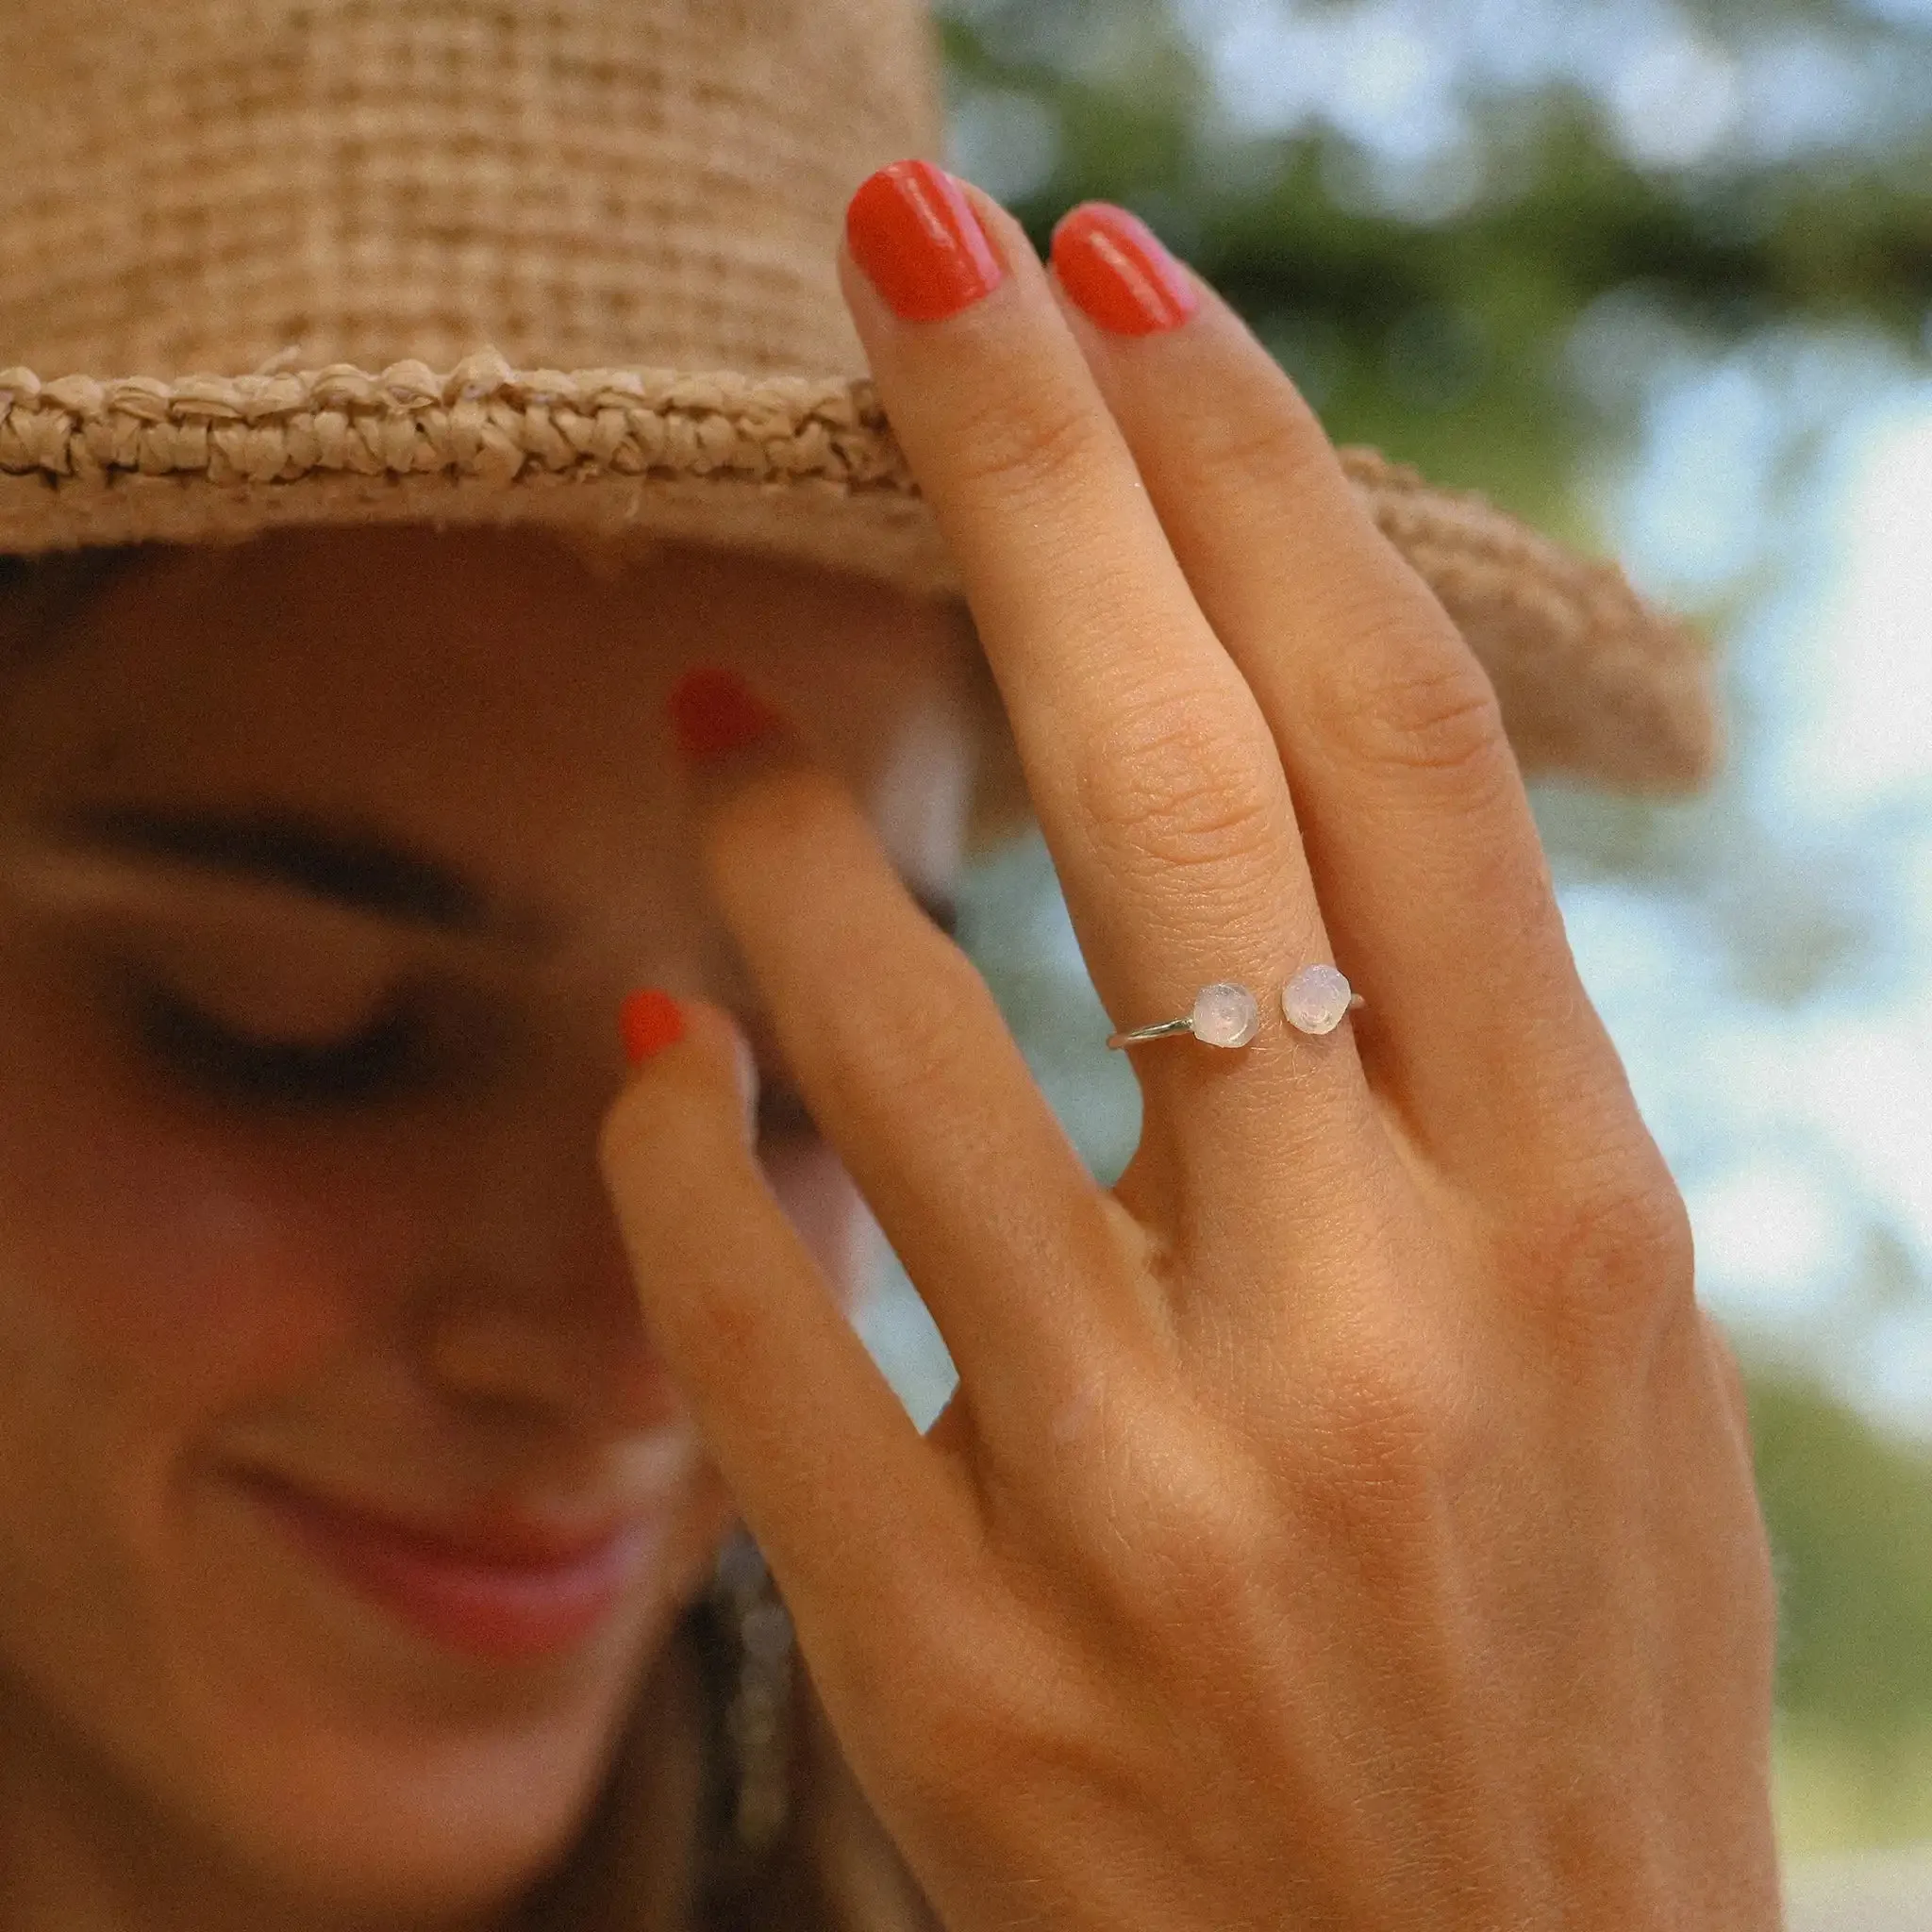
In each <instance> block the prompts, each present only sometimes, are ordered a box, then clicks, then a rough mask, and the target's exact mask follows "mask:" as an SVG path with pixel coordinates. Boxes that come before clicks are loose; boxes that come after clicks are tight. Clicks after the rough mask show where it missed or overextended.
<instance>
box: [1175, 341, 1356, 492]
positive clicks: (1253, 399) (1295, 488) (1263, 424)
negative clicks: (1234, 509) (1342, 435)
mask: <svg viewBox="0 0 1932 1932" xmlns="http://www.w3.org/2000/svg"><path fill="white" fill-rule="evenodd" d="M1274 375H1277V376H1278V375H1279V372H1278V371H1275V372H1274ZM1238 394H1239V396H1240V399H1241V400H1242V401H1245V402H1249V403H1251V404H1252V405H1253V407H1250V408H1229V409H1226V410H1223V411H1218V412H1216V413H1215V414H1214V415H1213V416H1212V417H1211V418H1209V419H1208V420H1206V421H1203V422H1199V423H1197V424H1196V425H1195V426H1194V429H1193V432H1192V438H1193V446H1194V455H1195V458H1196V462H1197V466H1198V467H1199V468H1201V469H1202V470H1204V471H1205V472H1207V473H1208V474H1210V475H1222V476H1224V477H1226V478H1227V479H1229V480H1230V481H1231V482H1232V483H1233V484H1234V485H1235V486H1236V487H1237V488H1241V489H1252V490H1253V491H1255V492H1256V493H1257V494H1261V495H1264V496H1266V497H1269V498H1278V497H1279V496H1280V495H1281V494H1282V492H1283V491H1287V492H1289V493H1290V494H1293V495H1299V494H1300V493H1302V492H1303V491H1307V490H1308V489H1310V488H1312V487H1315V486H1316V484H1317V481H1318V475H1317V473H1318V472H1320V471H1322V470H1324V469H1328V468H1331V467H1332V466H1333V465H1334V462H1335V455H1334V451H1333V449H1332V447H1331V445H1330V444H1329V441H1328V439H1327V437H1326V435H1324V432H1323V430H1322V427H1321V425H1320V424H1319V423H1317V422H1316V420H1315V418H1314V416H1313V414H1312V413H1311V412H1310V411H1309V409H1308V408H1307V405H1306V404H1305V403H1303V402H1302V400H1301V398H1300V397H1299V396H1298V395H1297V394H1296V393H1295V391H1294V390H1293V388H1292V387H1291V385H1290V384H1289V383H1287V382H1286V381H1285V380H1282V381H1279V382H1278V383H1276V384H1274V385H1271V393H1269V394H1268V395H1265V396H1257V395H1255V394H1254V392H1253V390H1252V388H1251V387H1250V386H1246V385H1243V386H1242V387H1241V389H1240V391H1238ZM1329 487H1330V488H1332V489H1333V490H1335V491H1337V492H1338V493H1339V492H1340V491H1341V487H1342V486H1341V479H1340V477H1334V478H1331V479H1330V483H1329Z"/></svg>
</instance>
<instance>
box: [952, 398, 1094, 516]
mask: <svg viewBox="0 0 1932 1932" xmlns="http://www.w3.org/2000/svg"><path fill="white" fill-rule="evenodd" d="M1101 429H1102V425H1101V424H1100V423H1099V421H1098V420H1097V419H1096V417H1095V416H1094V414H1093V412H1092V410H1091V409H1090V408H1085V407H1083V406H1082V404H1081V403H1080V401H1079V399H1078V398H1077V397H1074V396H1060V395H1057V394H1048V395H1041V396H1038V397H1033V398H1020V399H1017V400H1016V399H1015V398H1014V397H1013V396H1012V395H1011V394H1010V393H1003V394H998V395H996V396H995V397H994V398H993V399H992V400H991V401H988V402H986V403H984V404H982V405H981V406H980V407H979V408H977V409H975V410H973V411H970V412H969V413H968V414H967V415H966V416H965V418H964V420H963V421H962V422H960V423H959V425H958V429H957V432H956V443H955V447H956V454H955V456H954V458H953V464H952V468H953V473H954V475H955V478H956V479H957V480H958V482H959V483H962V484H963V485H964V486H965V487H966V488H967V489H969V490H971V491H974V493H975V494H977V493H981V492H985V493H990V494H998V495H1000V496H1002V497H1008V496H1012V495H1015V494H1018V495H1021V496H1024V497H1037V496H1040V495H1041V494H1045V493H1053V492H1056V491H1060V490H1062V489H1064V488H1065V487H1066V484H1067V480H1068V478H1069V477H1070V476H1072V475H1075V474H1077V473H1078V472H1079V471H1080V470H1081V469H1082V468H1084V467H1085V466H1086V465H1087V464H1088V463H1090V462H1091V461H1092V460H1093V458H1095V457H1096V456H1097V455H1098V454H1099V451H1100V447H1101Z"/></svg>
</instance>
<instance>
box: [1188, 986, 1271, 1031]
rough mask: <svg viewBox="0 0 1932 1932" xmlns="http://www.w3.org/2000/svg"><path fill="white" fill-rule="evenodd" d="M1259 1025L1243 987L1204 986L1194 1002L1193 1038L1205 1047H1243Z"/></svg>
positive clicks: (1257, 1012) (1251, 997)
mask: <svg viewBox="0 0 1932 1932" xmlns="http://www.w3.org/2000/svg"><path fill="white" fill-rule="evenodd" d="M1260 1025H1261V1009H1260V1008H1259V1007H1257V1005H1256V1004H1255V995H1254V994H1253V993H1251V992H1250V991H1248V990H1247V988H1246V987H1244V986H1227V985H1221V986H1204V987H1203V988H1202V989H1201V991H1200V992H1199V993H1198V994H1197V995H1196V996H1195V1000H1194V1038H1195V1039H1196V1040H1205V1041H1207V1042H1208V1045H1209V1046H1245V1045H1247V1043H1248V1041H1251V1040H1252V1039H1254V1037H1255V1035H1256V1033H1257V1031H1258V1030H1259V1029H1260Z"/></svg>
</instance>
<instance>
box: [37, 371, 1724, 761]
mask: <svg viewBox="0 0 1932 1932" xmlns="http://www.w3.org/2000/svg"><path fill="white" fill-rule="evenodd" d="M1341 455H1342V461H1343V464H1344V466H1345V468H1346V470H1347V472H1348V475H1349V476H1350V479H1351V480H1352V482H1353V483H1354V485H1355V487H1356V489H1357V491H1359V492H1360V493H1361V494H1362V496H1363V498H1364V500H1365V501H1366V503H1367V505H1368V508H1369V509H1370V510H1371V512H1372V514H1373V515H1374V520H1375V522H1376V524H1377V525H1378V526H1379V527H1380V528H1381V530H1382V531H1383V533H1384V534H1385V535H1386V536H1387V537H1388V538H1389V539H1390V540H1391V541H1392V542H1393V543H1394V545H1395V546H1396V548H1397V549H1398V550H1400V551H1401V552H1402V554H1403V555H1404V556H1405V557H1406V558H1407V559H1408V561H1409V563H1410V564H1411V565H1412V566H1413V567H1414V568H1415V570H1416V571H1417V572H1418V573H1419V574H1420V575H1421V576H1422V577H1423V579H1424V581H1425V582H1426V583H1427V584H1428V585H1429V587H1430V588H1431V590H1433V591H1435V593H1436V595H1437V596H1438V597H1439V598H1440V599H1441V602H1442V604H1443V606H1444V608H1446V609H1447V610H1448V612H1449V614H1450V615H1451V617H1452V618H1454V619H1455V621H1456V623H1457V625H1459V626H1460V628H1461V629H1462V631H1463V633H1464V635H1465V636H1466V637H1467V638H1468V639H1469V641H1470V643H1471V645H1472V646H1473V648H1474V651H1475V653H1476V655H1477V657H1478V658H1480V659H1481V660H1482V662H1483V664H1484V666H1485V668H1486V669H1487V670H1488V672H1489V674H1490V676H1491V681H1492V682H1493V684H1494V686H1495V689H1496V692H1497V696H1498V699H1499V701H1500V704H1501V708H1502V713H1503V719H1504V724H1505V726H1506V728H1507V731H1508V734H1509V739H1510V742H1511V744H1512V746H1513V747H1514V750H1515V752H1516V755H1517V758H1518V759H1519V760H1520V762H1521V763H1522V765H1523V767H1524V771H1525V772H1526V773H1528V774H1565V775H1568V776H1571V777H1574V778H1576V779H1579V780H1582V781H1585V782H1588V783H1594V784H1598V785H1603V786H1607V787H1610V788H1612V789H1615V790H1618V791H1638V792H1648V793H1654V794H1663V795H1669V794H1681V793H1685V792H1689V791H1695V790H1696V789H1698V788H1699V787H1700V786H1702V785H1704V784H1705V783H1706V782H1707V780H1708V779H1709V777H1710V776H1711V774H1712V773H1713V772H1714V771H1715V770H1716V768H1717V765H1718V763H1719V760H1720V758H1721V750H1722V730H1721V726H1720V721H1719V714H1718V707H1717V701H1716V695H1715V690H1714V684H1713V677H1712V668H1711V663H1710V654H1709V651H1708V649H1707V645H1706V644H1705V642H1704V641H1703V640H1702V639H1701V638H1700V637H1699V636H1698V635H1697V633H1696V632H1695V631H1693V630H1692V629H1691V627H1690V626H1689V625H1685V624H1684V623H1682V622H1680V621H1679V620H1677V619H1675V618H1674V617H1672V616H1670V615H1669V614H1668V613H1665V612H1663V611H1660V610H1658V609H1657V608H1654V607H1653V606H1651V605H1649V604H1647V603H1646V602H1645V601H1644V600H1642V599H1641V598H1640V597H1639V596H1638V595H1637V594H1636V593H1635V592H1634V591H1632V589H1631V587H1630V585H1629V583H1628V581H1627V580H1626V579H1625V577H1624V574H1623V572H1622V571H1621V570H1619V569H1618V568H1617V567H1616V565H1614V564H1612V563H1608V562H1606V561H1601V560H1594V559H1590V558H1583V557H1580V556H1578V555H1576V554H1575V553H1574V552H1572V551H1570V550H1568V549H1566V548H1564V547H1563V546H1562V545H1560V544H1558V543H1556V542H1554V541H1551V540H1550V539H1549V538H1547V537H1544V536H1542V535H1541V534H1540V533H1539V532H1537V531H1536V530H1533V529H1531V528H1530V527H1528V526H1527V525H1524V524H1523V523H1521V522H1519V521H1518V520H1517V519H1515V518H1513V517H1511V516H1509V515H1507V514H1506V513H1505V512H1503V511H1502V510H1499V509H1497V508H1495V507H1494V506H1493V505H1492V504H1491V503H1489V502H1488V501H1487V500H1485V499H1484V498H1482V497H1480V496H1475V495H1472V494H1465V493H1457V492H1451V491H1442V490H1438V489H1436V488H1434V487H1432V486H1431V485H1429V484H1428V483H1426V482H1425V481H1424V479H1423V478H1422V477H1421V476H1420V475H1418V474H1417V473H1415V472H1414V471H1412V470H1409V469H1407V468H1405V467H1402V466H1400V465H1397V464H1393V463H1391V462H1389V461H1387V460H1386V459H1385V458H1382V457H1381V456H1380V455H1378V454H1377V453H1376V452H1375V451H1374V450H1367V449H1345V450H1343V451H1342V453H1341ZM388 523H422V524H431V525H479V524H480V525H491V524H494V525H505V524H524V523H537V524H541V525H549V526H551V527H554V528H558V529H559V530H561V531H563V532H565V533H572V534H576V535H579V536H582V537H587V538H595V539H599V540H603V541H609V542H612V543H614V544H617V545H619V546H622V545H624V544H625V543H629V542H635V541H663V540H673V541H692V542H702V543H710V544H718V545H723V546H724V547H727V548H734V549H745V550H751V551H755V552H761V553H764V554H767V555H771V556H774V557H781V558H791V559H795V560H799V561H805V562H810V563H815V564H819V565H822V566H824V567H825V568H828V569H834V570H841V571H849V572H854V573H857V574H859V575H866V576H870V577H874V578H877V579H879V580H881V581H884V582H888V583H891V584H894V585H897V586H898V587H900V588H902V589H904V590H907V591H912V592H914V593H917V594H923V595H936V596H957V595H959V594H960V593H961V586H960V582H959V578H958V570H957V566H956V565H955V563H954V561H953V559H952V557H951V555H950V553H949V552H948V551H947V549H946V547H945V544H944V542H943V541H942V540H941V537H940V534H939V529H938V526H937V525H936V524H935V522H934V520H933V518H932V516H931V513H930V511H929V510H928V509H927V508H926V506H925V505H924V502H923V501H922V500H921V498H920V495H919V492H918V486H917V484H916V482H915V481H914V478H913V476H912V474H911V471H910V468H909V466H908V463H907V461H906V458H905V456H904V454H903V452H902V451H901V450H900V449H899V446H898V444H897V442H896V441H895V440H894V439H893V437H892V434H891V428H890V426H889V425H888V423H887V421H886V417H885V414H884V411H883V409H882V408H881V406H880V403H879V400H878V396H877V393H876V391H874V388H873V386H872V384H871V383H869V382H866V381H853V380H850V379H846V378H842V377H829V378H825V379H823V380H814V379H811V378H807V377H802V376H760V377H750V376H744V375H734V374H731V373H728V372H724V373H711V374H691V373H685V372H676V371H665V370H612V369H597V370H579V371H575V372H563V371H558V370H547V369H545V370H534V371H518V370H514V369H512V368H510V367H509V366H508V363H507V362H506V361H505V360H504V358H501V357H500V356H497V355H495V354H494V353H493V352H485V353H482V354H479V355H476V356H473V357H470V358H465V359H464V360H463V361H462V362H460V363H458V365H457V367H456V368H455V369H453V370H450V371H448V372H445V373H438V372H436V371H433V370H431V369H430V368H428V367H427V365H425V364H424V363H421V362H412V361H406V362H397V363H394V364H391V366H390V367H389V368H387V369H385V370H384V371H382V372H381V373H380V374H372V373H369V372H367V371H364V370H360V369H357V368H354V367H352V366H350V365H348V364H346V363H337V364H332V365H330V366H329V367H327V368H324V369H319V370H308V371H300V370H293V371H282V372H278V373H269V374H261V375H242V376H221V375H192V376H188V377H184V378H179V379H176V380H174V381H164V380H162V379H160V378H158V377H150V376H129V377H123V378H119V379H102V378H96V377H92V376H87V375H69V376H63V377H60V378H58V379H56V380H52V381H45V382H43V381H42V380H41V379H40V378H39V377H38V376H37V375H35V374H34V373H33V372H31V371H29V370H26V369H8V370H0V555H14V556H28V555H35V554H38V553H40V552H42V551H47V550H58V549H72V548H75V547H83V546H87V547H92V546H97V545H108V544H125V543H136V542H149V541H154V542H184V543H195V542H219V541H241V540H243V539H245V538H247V537H249V536H251V535H253V534H255V533H257V532H259V531H263V530H267V529H271V528H276V527H285V526H290V525H357V524H388ZM1283 541H1285V542H1286V541H1292V533H1291V532H1289V531H1286V530H1285V531H1284V533H1283Z"/></svg>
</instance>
